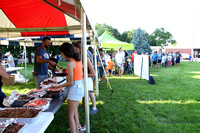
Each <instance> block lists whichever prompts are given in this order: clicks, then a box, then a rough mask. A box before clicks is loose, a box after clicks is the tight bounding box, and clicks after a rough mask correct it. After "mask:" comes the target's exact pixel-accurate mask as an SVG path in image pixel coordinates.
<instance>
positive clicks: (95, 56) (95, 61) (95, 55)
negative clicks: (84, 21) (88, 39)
mask: <svg viewBox="0 0 200 133" xmlns="http://www.w3.org/2000/svg"><path fill="white" fill-rule="evenodd" d="M93 44H94V64H95V82H96V83H95V85H96V95H97V97H98V96H99V83H98V71H97V53H96V43H95V37H94V35H93Z"/></svg>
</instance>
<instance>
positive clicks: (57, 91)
mask: <svg viewBox="0 0 200 133" xmlns="http://www.w3.org/2000/svg"><path fill="white" fill-rule="evenodd" d="M63 89H64V88H48V89H47V94H52V97H53V98H54V97H59V96H60V95H61V94H62V92H63Z"/></svg>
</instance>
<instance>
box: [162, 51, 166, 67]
mask: <svg viewBox="0 0 200 133" xmlns="http://www.w3.org/2000/svg"><path fill="white" fill-rule="evenodd" d="M165 61H166V56H165V54H164V53H163V54H162V65H161V67H162V68H163V67H165Z"/></svg>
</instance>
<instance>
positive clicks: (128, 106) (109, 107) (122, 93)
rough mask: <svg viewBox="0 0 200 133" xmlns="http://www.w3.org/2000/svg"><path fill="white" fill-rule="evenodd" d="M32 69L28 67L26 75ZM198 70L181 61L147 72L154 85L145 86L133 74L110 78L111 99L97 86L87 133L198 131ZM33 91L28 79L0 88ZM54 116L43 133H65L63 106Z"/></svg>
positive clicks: (65, 105)
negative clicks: (175, 65) (176, 65)
mask: <svg viewBox="0 0 200 133" xmlns="http://www.w3.org/2000/svg"><path fill="white" fill-rule="evenodd" d="M62 66H65V63H62ZM32 68H33V66H29V72H30V69H32ZM199 68H200V63H198V62H183V63H181V65H180V66H179V67H172V68H164V69H156V70H154V69H151V70H150V73H151V75H152V76H154V79H155V81H156V85H149V84H148V82H147V81H146V80H141V79H140V78H139V77H137V76H135V75H133V74H130V75H128V74H126V75H123V76H122V77H121V78H119V77H112V78H110V79H111V85H112V88H113V90H114V93H113V95H112V96H111V95H110V94H111V91H110V90H109V88H107V85H106V83H103V84H102V83H101V84H100V85H99V88H100V96H99V97H98V98H97V108H98V109H99V112H98V113H97V114H95V115H91V116H90V123H91V132H92V133H93V132H94V133H96V132H100V133H105V132H111V133H113V132H119V133H121V132H124V133H132V132H136V133H138V132H142V133H174V132H184V133H188V132H190V133H191V132H192V133H193V132H200V92H199V86H200V82H199V80H200V69H199ZM33 88H35V84H34V80H33V78H31V76H30V82H29V83H27V84H15V85H13V86H9V87H7V86H3V91H4V92H5V93H6V94H7V95H9V94H10V92H11V91H12V90H13V89H15V90H17V91H18V92H20V93H23V92H26V91H27V90H28V89H33ZM90 104H91V103H90ZM81 107H82V104H80V106H79V108H81ZM79 113H80V121H81V124H83V122H84V112H83V110H81V109H79ZM54 117H55V118H54V120H53V122H52V123H51V125H50V126H49V127H48V129H47V130H46V133H64V132H68V121H67V104H66V103H64V104H63V106H62V107H61V108H60V109H59V111H58V112H57V113H56V114H55V116H54Z"/></svg>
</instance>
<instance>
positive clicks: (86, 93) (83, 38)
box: [81, 7, 90, 133]
mask: <svg viewBox="0 0 200 133" xmlns="http://www.w3.org/2000/svg"><path fill="white" fill-rule="evenodd" d="M81 27H82V42H83V61H84V62H83V63H84V88H85V113H86V114H85V117H86V131H87V133H90V120H89V98H88V82H87V81H88V67H87V47H86V45H87V38H86V13H85V11H84V10H83V7H82V8H81Z"/></svg>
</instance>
